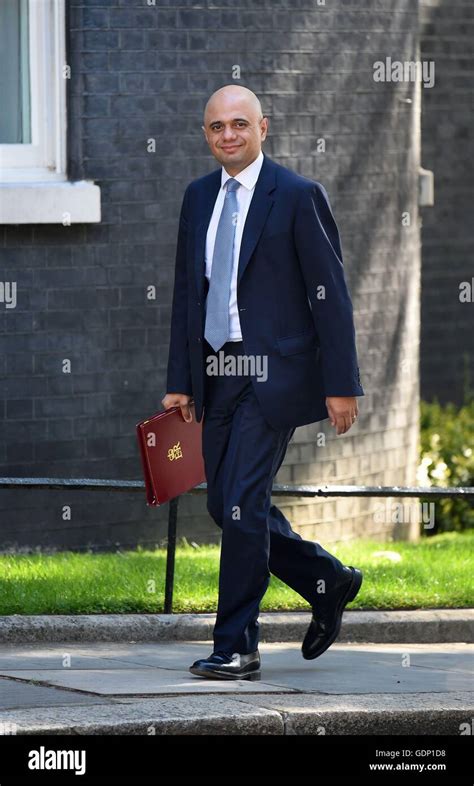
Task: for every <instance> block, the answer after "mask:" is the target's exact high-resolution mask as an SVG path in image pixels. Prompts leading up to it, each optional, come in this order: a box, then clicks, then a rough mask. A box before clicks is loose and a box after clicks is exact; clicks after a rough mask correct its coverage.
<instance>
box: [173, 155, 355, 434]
mask: <svg viewBox="0 0 474 786" xmlns="http://www.w3.org/2000/svg"><path fill="white" fill-rule="evenodd" d="M221 171H222V170H221V168H219V169H217V170H215V171H213V172H211V173H210V174H208V175H204V177H200V178H198V179H197V180H194V181H193V182H192V183H190V184H189V185H188V187H187V188H186V191H185V194H184V198H183V203H182V207H181V214H180V220H179V231H178V243H177V251H176V266H175V279H174V291H173V303H172V314H171V333H170V346H169V357H168V368H167V385H166V391H167V392H168V393H186V394H187V395H189V396H193V398H194V405H195V413H196V418H197V421H198V422H199V421H200V420H201V418H202V415H203V405H204V402H203V396H204V382H205V358H204V351H203V347H204V320H205V309H204V303H205V299H206V293H207V289H208V282H207V279H206V276H205V256H204V255H205V242H206V234H207V229H208V225H209V222H210V219H211V215H212V212H213V209H214V203H215V201H216V198H217V194H218V191H219V188H220V186H221ZM237 303H238V308H239V319H240V325H241V330H242V340H243V347H244V351H245V354H246V355H261V356H267V363H268V367H267V371H268V378H267V379H266V381H261V380H260V381H259V380H258V378H257V377H256V376H255V375H254V376H251V377H250V379H251V380H252V384H253V388H254V391H255V394H256V396H257V399H258V401H259V403H260V405H261V408H262V414H263V416H264V417H265V419H266V420H267V422H268V423H269V424H270V425H271V426H272V427H273V428H276V429H285V428H293V427H296V426H302V425H305V424H307V423H313V422H315V421H320V420H324V419H325V418H328V417H329V414H328V411H327V408H326V404H325V397H326V396H363V395H364V391H363V389H362V385H361V382H360V377H359V367H358V365H357V352H356V345H355V330H354V322H353V310H352V302H351V298H350V295H349V291H348V288H347V285H346V281H345V278H344V269H343V261H342V252H341V244H340V240H339V233H338V229H337V226H336V222H335V220H334V217H333V215H332V211H331V206H330V203H329V198H328V195H327V192H326V190H325V189H324V187H323V186H322V185H321V183H318V182H317V181H313V180H310V179H308V178H306V177H302V176H301V175H298V174H296V173H295V172H292V171H291V170H289V169H287V168H286V167H283V166H280V165H279V164H277V163H276V162H275V161H272V160H271V159H270V158H268V156H266V155H264V160H263V164H262V168H261V170H260V174H259V177H258V180H257V183H256V185H255V191H254V194H253V198H252V201H251V203H250V207H249V211H248V214H247V219H246V222H245V226H244V231H243V235H242V243H241V247H240V256H239V266H238V277H237Z"/></svg>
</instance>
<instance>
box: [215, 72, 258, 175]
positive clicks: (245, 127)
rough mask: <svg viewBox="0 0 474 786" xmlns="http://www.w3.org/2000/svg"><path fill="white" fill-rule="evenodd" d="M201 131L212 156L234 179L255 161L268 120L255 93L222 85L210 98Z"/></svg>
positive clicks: (245, 88) (239, 87)
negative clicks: (234, 176)
mask: <svg viewBox="0 0 474 786" xmlns="http://www.w3.org/2000/svg"><path fill="white" fill-rule="evenodd" d="M202 128H203V131H204V136H205V137H206V140H207V143H208V145H209V147H210V149H211V153H212V155H213V156H214V158H216V159H217V160H218V161H219V163H220V164H222V166H224V167H225V169H226V170H227V172H228V173H229V175H232V176H233V175H237V174H238V173H239V172H241V171H242V169H245V167H247V166H248V165H249V164H251V163H252V161H255V159H256V158H257V156H258V154H259V153H260V150H261V149H262V142H263V141H264V140H265V139H266V136H267V130H268V120H267V118H266V117H264V116H263V113H262V107H261V105H260V101H259V100H258V98H257V96H256V95H255V93H252V91H251V90H249V89H248V88H247V87H242V86H241V85H225V87H221V88H220V89H219V90H216V92H215V93H213V94H212V95H211V97H210V98H209V100H208V102H207V104H206V107H205V109H204V125H203V126H202Z"/></svg>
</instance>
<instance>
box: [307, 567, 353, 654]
mask: <svg viewBox="0 0 474 786" xmlns="http://www.w3.org/2000/svg"><path fill="white" fill-rule="evenodd" d="M344 572H345V573H346V574H347V579H346V580H345V581H343V582H342V583H340V584H339V585H338V586H337V588H336V589H334V590H331V591H330V592H329V593H328V596H327V597H325V598H324V601H323V600H321V601H320V602H319V603H318V605H317V606H316V605H315V606H312V609H313V617H312V620H311V622H310V625H309V628H308V630H307V632H306V636H305V638H304V641H303V644H302V645H301V651H302V653H303V658H305V659H306V660H313V658H318V657H319V655H322V654H323V652H326V650H327V649H328V647H330V646H331V644H333V643H334V642H335V640H336V639H337V637H338V636H339V632H340V630H341V622H342V612H343V611H344V606H346V605H347V603H350V602H351V600H354V598H355V596H356V595H357V593H358V592H359V590H360V587H361V584H362V571H360V570H358V569H357V568H353V567H351V566H345V567H344Z"/></svg>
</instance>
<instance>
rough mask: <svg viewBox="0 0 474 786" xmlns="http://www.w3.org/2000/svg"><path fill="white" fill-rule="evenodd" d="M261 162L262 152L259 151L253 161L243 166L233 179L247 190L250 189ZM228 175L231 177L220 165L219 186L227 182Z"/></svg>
mask: <svg viewBox="0 0 474 786" xmlns="http://www.w3.org/2000/svg"><path fill="white" fill-rule="evenodd" d="M262 164H263V153H262V151H260V153H259V154H258V156H257V158H256V159H255V161H252V163H251V164H249V165H248V166H247V167H245V169H242V171H241V172H239V174H238V175H235V178H234V179H235V180H237V181H238V182H239V183H240V184H241V185H242V186H245V188H248V190H249V191H251V190H252V188H254V186H255V183H256V182H257V180H258V176H259V174H260V170H261V168H262ZM230 177H232V175H229V173H228V172H227V171H226V169H224V167H222V176H221V188H222V186H224V185H225V184H226V183H227V181H228V180H229V178H230Z"/></svg>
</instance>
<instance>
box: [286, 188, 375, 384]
mask: <svg viewBox="0 0 474 786" xmlns="http://www.w3.org/2000/svg"><path fill="white" fill-rule="evenodd" d="M294 232H295V235H294V237H295V244H296V249H297V254H298V259H299V262H300V266H301V271H302V274H303V277H304V280H305V285H306V291H307V295H308V299H309V302H310V304H311V310H312V315H313V321H314V325H315V329H316V332H317V334H318V338H319V344H320V361H321V369H322V375H323V387H324V393H325V395H326V396H363V395H364V390H363V388H362V385H361V382H360V376H359V366H358V365H357V350H356V343H355V328H354V321H353V308H352V302H351V298H350V295H349V291H348V288H347V284H346V281H345V277H344V266H343V261H342V251H341V242H340V238H339V232H338V228H337V225H336V222H335V220H334V216H333V214H332V210H331V206H330V203H329V197H328V194H327V192H326V190H325V189H324V187H323V186H322V185H321V183H317V182H314V183H313V184H312V185H310V186H309V187H307V188H305V189H304V190H303V192H302V193H301V196H300V197H299V200H298V204H297V207H296V215H295V223H294Z"/></svg>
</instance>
